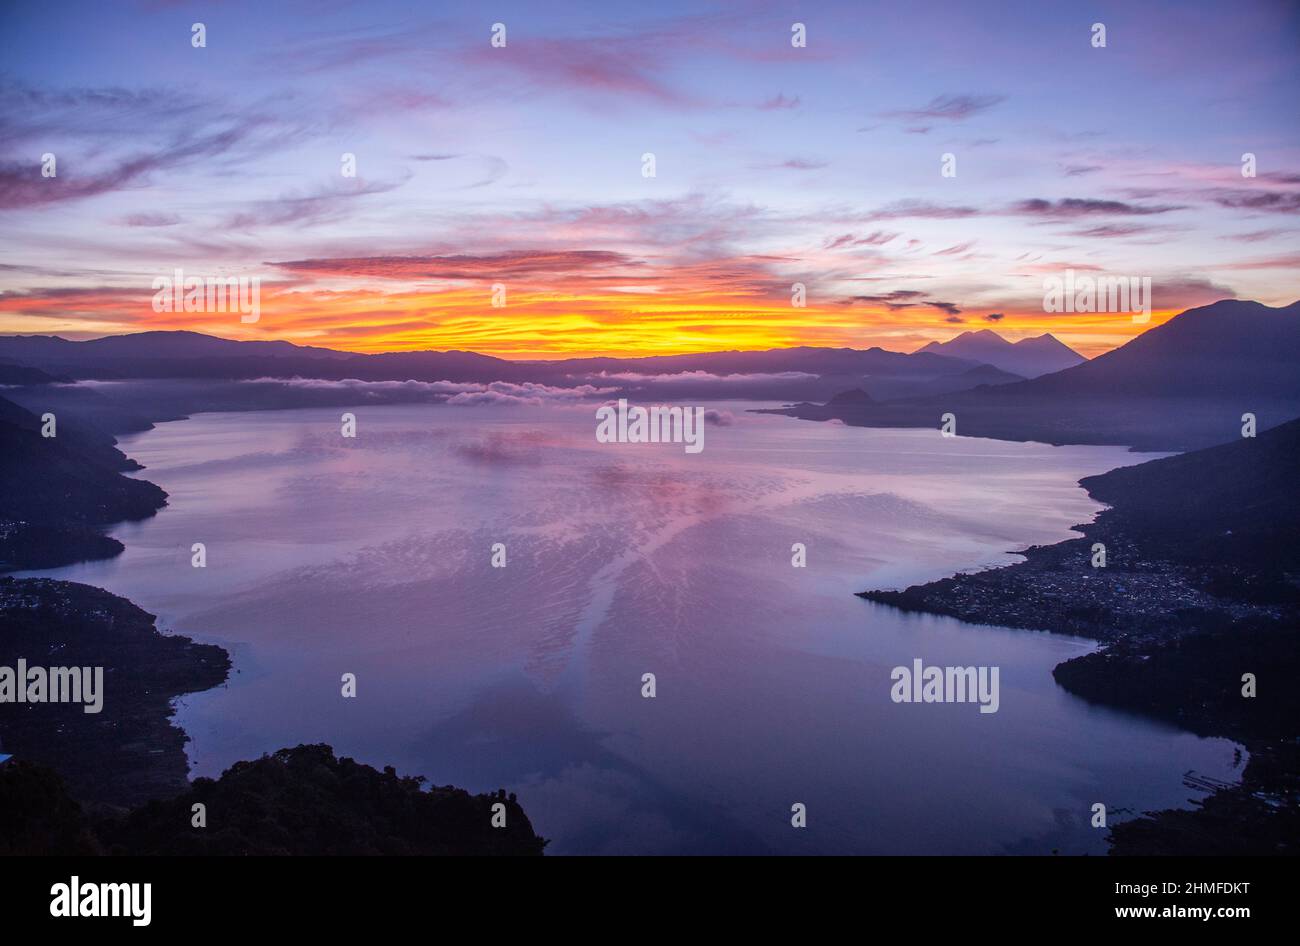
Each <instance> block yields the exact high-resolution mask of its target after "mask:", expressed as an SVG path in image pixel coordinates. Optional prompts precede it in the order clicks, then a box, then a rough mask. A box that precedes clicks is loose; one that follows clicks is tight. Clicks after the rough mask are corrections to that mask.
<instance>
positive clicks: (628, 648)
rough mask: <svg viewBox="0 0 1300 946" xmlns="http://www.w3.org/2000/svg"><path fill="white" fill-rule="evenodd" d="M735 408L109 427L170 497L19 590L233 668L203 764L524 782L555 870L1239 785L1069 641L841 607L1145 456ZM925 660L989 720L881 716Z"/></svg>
mask: <svg viewBox="0 0 1300 946" xmlns="http://www.w3.org/2000/svg"><path fill="white" fill-rule="evenodd" d="M752 406H756V405H749V404H715V405H710V407H711V408H713V409H716V410H717V411H718V413H717V414H716V415H712V416H711V420H712V421H713V422H711V423H709V424H707V425H706V427H705V446H704V449H703V451H702V452H700V453H698V454H688V453H686V452H685V451H684V450H683V448H682V446H681V445H680V444H677V445H674V444H618V443H598V442H597V441H596V438H595V426H596V424H595V417H594V407H595V405H593V404H585V405H565V404H538V405H532V404H499V405H487V404H480V405H473V406H463V407H454V406H446V405H400V406H369V407H360V408H350V409H349V410H350V411H351V412H352V413H354V414H355V415H356V417H357V436H356V437H355V439H345V438H344V437H342V436H341V435H340V414H341V413H342V412H343V411H342V409H338V410H334V409H329V410H325V409H311V410H295V411H273V412H254V413H237V414H206V415H198V416H195V417H193V418H191V419H189V420H184V421H176V422H171V423H165V424H161V425H159V426H158V427H157V428H156V429H154V430H151V431H148V432H145V433H143V434H138V435H133V436H130V437H125V438H123V439H122V442H121V447H122V449H123V450H124V451H125V452H126V453H127V454H128V455H129V456H132V457H134V458H135V459H137V460H139V461H140V462H141V463H143V464H144V466H145V468H146V469H145V470H144V471H143V472H142V473H140V474H138V475H140V476H143V477H145V478H146V479H149V480H151V481H153V482H155V483H157V484H158V485H160V486H161V487H162V488H163V489H165V490H166V491H167V492H168V493H169V494H170V499H169V505H168V506H167V507H166V508H165V509H163V510H162V511H160V512H159V514H158V515H157V516H156V517H154V518H152V519H150V520H147V521H145V522H141V523H134V524H128V525H122V526H119V527H117V528H115V529H114V530H113V535H115V536H116V537H117V538H119V539H120V540H121V541H122V542H124V543H125V545H126V551H125V552H124V553H123V554H122V555H121V556H119V557H118V558H116V559H113V560H111V561H105V562H95V563H88V564H83V565H78V566H73V567H69V568H63V569H57V570H52V571H45V572H41V573H39V574H43V575H48V576H52V577H59V578H67V579H70V580H74V581H82V582H86V583H89V584H92V585H97V586H100V587H103V588H107V589H108V590H110V591H112V592H115V593H117V594H120V595H123V596H125V597H127V598H130V599H131V600H132V601H134V602H135V603H137V604H138V605H140V606H141V607H143V608H144V609H146V610H148V611H150V612H152V613H154V614H157V615H158V616H159V619H160V620H159V624H160V626H161V627H163V628H165V629H167V630H169V631H175V632H178V633H184V634H187V635H190V636H192V637H194V638H196V639H199V640H202V641H208V642H213V643H218V644H221V645H223V646H225V647H226V648H227V649H228V650H230V651H231V654H232V657H233V660H234V670H233V671H232V673H231V676H230V679H229V681H228V683H227V685H226V686H224V687H221V688H218V689H215V690H211V691H208V692H206V693H201V694H193V695H191V696H188V697H186V698H184V699H183V700H181V701H180V703H179V710H178V713H177V723H178V724H179V725H180V726H182V727H183V728H184V729H185V730H186V732H187V733H189V735H190V736H191V737H192V742H191V743H190V745H189V750H188V751H189V754H190V759H191V762H192V765H193V770H194V774H197V775H210V776H216V775H219V774H220V772H221V771H222V770H223V769H225V768H226V767H228V766H229V765H230V764H231V763H233V762H235V761H238V760H240V759H248V758H255V757H257V756H259V755H261V754H262V753H264V752H270V751H274V750H276V749H278V748H281V747H285V746H293V745H297V744H298V743H303V742H328V743H330V744H331V745H333V746H334V747H335V749H336V751H337V752H338V753H339V754H340V755H348V756H352V757H354V758H356V759H358V760H360V761H362V762H366V763H369V764H371V765H375V766H377V767H382V766H384V765H393V766H395V767H396V768H397V769H398V771H399V772H402V773H404V774H423V775H427V776H428V777H429V778H430V781H432V782H433V783H436V784H440V785H441V784H455V785H460V786H463V787H465V788H468V789H470V790H473V791H485V790H495V789H497V788H498V787H504V788H506V789H508V790H510V791H514V792H517V793H518V795H519V800H520V802H521V803H522V804H523V806H524V808H525V810H526V811H527V812H528V814H529V816H530V817H531V819H532V821H533V824H534V827H535V828H536V830H537V831H538V832H539V833H540V834H542V835H544V836H545V837H548V838H551V839H552V844H551V846H550V848H548V851H549V852H550V853H554V854H578V853H704V852H710V853H742V852H746V853H870V854H903V853H920V854H992V853H1050V852H1051V851H1052V850H1059V851H1060V852H1062V853H1081V852H1092V853H1104V851H1105V843H1104V840H1103V835H1104V833H1105V832H1104V831H1101V830H1097V829H1094V828H1091V827H1090V826H1089V818H1090V815H1091V806H1092V805H1093V804H1094V803H1095V802H1102V803H1104V804H1106V806H1107V808H1108V810H1109V812H1110V817H1111V819H1112V821H1113V820H1115V819H1116V818H1123V817H1126V816H1131V814H1132V813H1134V812H1140V811H1143V810H1150V809H1154V808H1163V807H1173V806H1186V805H1187V803H1188V800H1189V799H1191V798H1196V797H1200V793H1199V792H1197V791H1195V790H1193V789H1191V788H1187V787H1185V786H1184V784H1183V776H1184V774H1185V773H1187V772H1189V771H1194V772H1196V773H1199V774H1201V775H1205V776H1209V777H1212V778H1218V779H1226V780H1230V781H1235V780H1236V779H1237V777H1238V775H1239V770H1240V766H1241V764H1242V759H1241V757H1240V756H1239V755H1238V754H1237V750H1238V747H1237V746H1236V744H1234V743H1232V742H1230V741H1227V740H1223V739H1202V738H1198V737H1196V736H1193V735H1191V734H1188V733H1184V732H1181V731H1179V730H1176V729H1174V728H1171V727H1170V726H1167V725H1164V724H1161V723H1157V722H1153V721H1149V720H1146V719H1143V718H1140V717H1135V716H1132V715H1128V714H1125V713H1120V712H1115V711H1111V710H1107V709H1103V708H1099V707H1096V706H1091V705H1089V704H1087V703H1085V702H1084V701H1083V700H1080V699H1078V698H1076V697H1073V696H1071V695H1069V694H1068V693H1066V692H1065V691H1064V690H1062V689H1061V688H1059V687H1058V686H1057V685H1056V684H1055V682H1054V681H1053V680H1052V676H1051V670H1052V667H1053V666H1055V665H1056V664H1057V663H1059V662H1061V661H1062V660H1066V659H1068V658H1070V657H1072V656H1075V655H1078V654H1082V653H1086V652H1087V651H1088V650H1090V649H1091V648H1092V647H1093V646H1094V645H1093V644H1092V643H1091V642H1088V641H1084V640H1079V639H1076V638H1070V637H1064V636H1058V635H1053V634H1044V633H1034V632H1027V631H1019V630H1009V629H1003V628H991V627H977V626H972V625H966V624H962V623H960V622H958V621H955V620H951V619H947V618H938V617H928V616H917V615H904V614H901V613H898V612H896V611H893V610H891V609H890V608H887V607H884V606H881V605H875V604H872V603H869V602H865V601H863V600H861V599H859V598H857V597H855V596H854V592H856V591H860V590H864V589H868V588H897V587H903V586H905V585H907V584H913V583H916V582H919V581H928V580H932V579H935V578H940V577H943V576H946V575H948V574H951V573H953V572H954V571H958V570H964V569H971V568H979V567H987V566H990V565H995V564H1001V563H1006V562H1009V561H1014V560H1015V559H1014V557H1011V556H1009V555H1008V552H1010V551H1012V550H1015V549H1017V548H1023V547H1024V546H1026V545H1029V544H1033V543H1048V542H1054V541H1059V540H1061V539H1064V538H1067V537H1068V536H1069V535H1070V532H1069V528H1070V526H1071V525H1074V524H1076V523H1080V522H1085V521H1087V520H1089V519H1090V518H1091V517H1092V516H1093V515H1094V514H1095V513H1096V511H1097V510H1098V509H1099V508H1100V507H1099V506H1098V505H1097V504H1096V503H1094V502H1093V501H1091V500H1090V499H1089V498H1088V497H1087V495H1086V494H1085V493H1084V492H1083V490H1082V489H1080V488H1079V487H1078V485H1077V480H1078V479H1079V478H1080V477H1081V476H1086V475H1089V474H1093V473H1099V472H1102V471H1105V470H1108V469H1111V468H1113V467H1116V466H1121V465H1128V464H1132V463H1135V462H1140V461H1141V460H1142V459H1144V457H1142V456H1140V455H1135V454H1132V453H1128V452H1126V451H1124V450H1123V449H1121V448H1116V447H1050V446H1044V445H1041V444H1017V443H1004V442H1000V441H991V440H979V439H970V438H961V437H958V438H944V437H941V436H940V434H939V432H938V431H937V430H870V429H863V428H850V427H844V426H842V425H838V424H816V423H808V422H803V421H797V420H794V419H791V418H787V417H779V416H772V415H759V414H753V413H748V412H747V411H746V408H748V407H752ZM196 542H202V543H204V545H205V547H206V556H207V565H206V567H205V568H194V567H192V565H191V558H192V552H191V547H192V545H193V544H194V543H196ZM795 543H802V544H803V546H804V547H805V548H806V561H807V564H806V567H802V568H796V567H793V566H792V564H791V561H792V546H793V545H794V544H795ZM497 544H501V545H504V555H505V567H493V564H492V559H493V547H494V545H497ZM498 558H499V554H498ZM917 658H920V659H922V660H923V661H924V662H925V664H926V665H938V666H955V665H956V666H969V665H981V666H996V667H998V668H999V674H1000V690H1001V692H1000V700H999V708H998V711H997V712H996V713H987V714H985V713H980V712H979V708H978V706H976V705H974V704H971V703H966V704H958V703H936V704H917V703H895V702H893V701H892V700H891V699H890V688H891V678H890V673H891V670H892V668H894V667H896V666H909V667H910V666H911V665H912V662H913V660H915V659H917ZM647 673H650V674H654V679H655V693H656V695H655V696H654V698H653V699H648V698H645V697H643V696H642V689H643V683H642V680H643V675H645V674H647ZM344 674H355V675H356V681H357V682H356V697H355V698H353V699H345V698H343V696H342V695H341V683H340V680H341V677H342V676H343V675H344ZM109 698H111V692H110V693H109ZM796 803H799V804H803V805H805V806H806V811H807V827H806V828H802V829H796V828H793V827H792V826H791V806H792V805H794V804H796ZM1125 812H1127V813H1128V814H1127V815H1126V814H1125Z"/></svg>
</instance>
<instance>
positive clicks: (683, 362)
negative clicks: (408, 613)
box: [0, 300, 1300, 450]
mask: <svg viewBox="0 0 1300 946" xmlns="http://www.w3.org/2000/svg"><path fill="white" fill-rule="evenodd" d="M1298 306H1300V303H1297V304H1292V305H1290V306H1286V307H1282V308H1271V307H1269V306H1265V305H1262V304H1260V303H1258V302H1247V301H1239V300H1225V301H1222V302H1216V303H1214V304H1213V305H1208V306H1203V307H1200V308H1197V309H1190V310H1188V311H1186V312H1184V313H1182V314H1180V315H1178V316H1176V317H1175V318H1173V319H1171V320H1170V321H1169V322H1167V323H1165V324H1164V325H1160V326H1157V327H1156V328H1153V329H1151V330H1149V331H1147V332H1145V333H1143V334H1142V335H1139V336H1138V337H1137V338H1135V339H1133V340H1132V341H1130V342H1129V343H1128V344H1126V345H1124V346H1122V347H1120V348H1117V349H1115V350H1114V351H1111V352H1108V353H1106V354H1104V355H1101V356H1099V357H1097V358H1095V359H1093V360H1091V361H1087V360H1083V359H1082V357H1081V356H1080V355H1078V354H1077V353H1076V352H1073V351H1072V350H1071V349H1069V348H1068V347H1067V346H1065V345H1062V344H1061V343H1060V342H1059V341H1057V340H1056V339H1055V338H1053V337H1052V336H1050V335H1042V336H1039V337H1037V338H1028V339H1023V340H1021V341H1020V342H1017V343H1015V344H1012V343H1010V342H1008V341H1006V340H1005V339H1003V338H1002V337H1001V336H999V335H997V334H996V333H995V332H992V331H988V330H985V331H979V332H966V333H963V334H962V335H959V336H957V337H956V338H954V339H952V340H951V341H948V342H943V343H931V344H930V345H927V346H925V347H924V348H922V349H921V350H920V351H917V352H913V353H911V354H905V353H902V352H893V351H886V350H884V349H882V348H869V349H865V350H863V349H853V348H813V347H799V348H784V349H772V350H768V351H722V352H706V353H701V354H691V355H659V356H649V357H641V358H568V359H562V360H558V361H508V360H505V359H502V358H494V357H492V356H489V355H480V354H477V353H475V352H465V351H446V352H439V351H416V352H392V353H387V354H375V355H365V354H355V353H350V352H339V351H332V350H330V349H325V348H310V347H304V346H298V345H293V344H290V343H288V342H236V341H230V340H228V339H221V338H214V337H212V336H207V335H200V334H198V333H194V332H143V333H139V334H134V335H122V336H115V337H110V338H102V339H97V340H94V341H86V342H71V341H67V340H65V339H62V338H57V337H54V336H7V337H0V369H2V370H0V379H6V378H7V379H9V380H8V382H6V381H5V380H0V383H10V384H15V385H17V386H16V387H11V388H9V389H8V391H7V393H6V396H7V397H9V398H10V399H11V400H13V401H15V402H17V403H19V404H21V405H23V406H24V407H27V408H28V409H29V410H32V411H34V412H36V413H40V412H41V411H42V410H45V409H47V407H49V406H50V405H56V404H57V405H58V406H59V407H60V408H61V409H62V410H65V411H67V412H68V413H69V415H70V416H71V417H72V419H73V420H74V421H75V420H84V421H85V422H86V423H87V424H89V425H94V426H98V427H99V428H100V429H101V430H104V431H107V432H110V433H120V432H123V431H126V430H138V429H141V428H142V427H147V426H148V424H149V423H150V421H157V420H160V419H165V418H171V417H176V416H181V415H183V414H185V413H192V412H195V411H200V410H252V409H268V408H285V407H300V406H308V405H311V404H316V405H322V406H324V405H327V404H329V405H334V404H346V403H356V402H357V401H358V400H359V399H360V398H361V397H362V394H361V393H360V391H359V390H358V389H357V386H356V385H350V386H349V385H339V386H331V385H317V386H301V385H300V386H298V387H296V388H295V389H293V390H290V389H289V386H285V385H282V386H280V387H279V388H276V387H274V386H259V385H247V384H243V383H240V382H245V381H249V380H253V379H259V378H294V377H298V378H306V379H316V380H321V381H331V380H332V381H342V380H346V379H356V380H359V381H363V382H364V381H430V382H431V381H450V382H456V383H481V384H488V383H491V382H509V383H516V384H523V383H532V384H544V385H550V386H556V387H575V386H578V385H591V386H592V387H593V388H595V389H598V390H599V392H600V394H601V396H608V397H612V396H618V397H628V398H629V399H642V400H645V399H652V398H659V399H672V400H678V401H682V400H688V401H700V400H716V399H748V400H767V401H783V402H786V403H795V404H796V406H795V407H793V408H790V409H787V410H785V411H782V412H783V413H790V414H793V415H794V416H798V417H804V418H808V419H817V420H824V419H828V418H831V417H836V418H839V419H841V420H843V421H845V422H846V423H849V424H856V425H863V426H886V427H933V426H937V425H938V423H939V417H940V416H941V415H942V414H945V413H953V414H956V415H957V416H958V421H957V431H958V433H959V434H964V435H973V436H988V437H998V438H1003V439H1011V440H1041V441H1045V442H1048V443H1114V444H1126V445H1129V446H1134V447H1139V448H1145V449H1179V450H1181V449H1193V448H1197V447H1203V446H1209V445H1211V444H1215V443H1222V442H1224V441H1226V440H1229V439H1231V438H1232V437H1233V436H1235V435H1236V433H1237V430H1238V428H1239V426H1240V424H1241V417H1242V415H1243V414H1246V413H1251V414H1254V415H1255V416H1256V419H1257V424H1258V427H1259V429H1261V430H1262V429H1264V428H1266V427H1269V426H1273V425H1275V424H1278V423H1280V422H1282V421H1285V420H1289V419H1291V418H1292V417H1294V416H1296V415H1297V414H1300V370H1297V369H1300V308H1298ZM1052 364H1056V365H1065V367H1061V368H1059V370H1051V367H1050V366H1051V365H1052ZM1044 371H1048V372H1050V373H1043V372H1044ZM67 378H73V379H97V380H113V379H134V380H140V379H149V380H157V379H173V380H175V381H176V382H177V384H176V385H173V386H172V387H171V388H170V389H169V394H168V397H167V398H160V397H159V396H158V390H157V389H149V388H148V387H147V386H144V387H140V386H135V387H137V388H138V390H128V389H127V388H123V389H121V390H120V391H119V390H118V389H108V388H104V387H102V386H101V387H96V388H88V387H86V386H75V387H72V388H69V387H66V386H64V387H60V386H58V385H51V384H49V383H48V381H49V380H51V379H67ZM43 382H44V383H43ZM212 382H228V383H226V384H224V385H214V384H212ZM186 384H188V385H189V387H188V388H186V387H184V385H186ZM844 391H861V392H863V394H864V395H865V400H863V399H856V400H852V401H851V402H849V403H843V402H839V403H827V402H829V401H831V399H832V398H833V397H834V396H835V395H836V394H838V393H840V392H844ZM444 396H445V395H440V394H438V393H436V392H432V391H429V390H427V389H423V388H420V387H419V386H415V385H410V386H403V388H402V389H401V390H397V389H396V387H395V386H390V387H389V388H387V389H382V390H380V389H373V390H368V391H366V393H365V399H366V402H367V403H384V402H385V401H386V400H393V399H398V400H406V401H409V400H419V399H424V400H438V399H440V398H441V397H444ZM1175 402H1176V403H1175Z"/></svg>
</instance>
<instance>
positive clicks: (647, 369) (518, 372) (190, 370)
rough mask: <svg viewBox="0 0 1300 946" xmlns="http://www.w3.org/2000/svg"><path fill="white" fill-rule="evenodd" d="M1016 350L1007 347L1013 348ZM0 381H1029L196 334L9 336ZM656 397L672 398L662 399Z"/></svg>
mask: <svg viewBox="0 0 1300 946" xmlns="http://www.w3.org/2000/svg"><path fill="white" fill-rule="evenodd" d="M1005 344H1006V346H1007V347H1011V345H1010V343H1005ZM0 359H2V360H3V363H2V364H0V383H6V380H5V379H6V378H12V381H10V382H9V383H27V384H32V383H39V382H40V381H43V380H52V379H53V377H57V378H63V379H67V378H75V379H93V380H124V379H136V380H138V379H160V378H168V379H183V380H241V379H242V380H247V379H252V378H263V377H278V378H287V377H302V378H318V379H325V380H342V379H348V378H354V379H357V380H361V381H408V380H409V381H452V382H479V383H490V382H493V381H505V382H512V383H529V382H531V383H538V384H548V385H554V386H561V387H572V386H577V385H581V384H591V385H593V386H596V387H600V388H606V389H611V390H616V391H618V392H619V393H620V394H626V395H628V396H629V397H637V396H642V395H648V394H649V393H650V392H651V391H652V390H654V389H656V388H657V387H658V386H660V385H664V384H671V385H672V391H671V393H672V395H673V396H674V397H679V398H694V399H720V398H751V399H757V400H785V401H793V400H799V399H818V398H822V399H824V398H827V397H829V396H830V395H832V394H834V393H835V392H836V391H838V390H841V389H843V388H845V387H848V386H859V387H862V388H864V389H865V390H867V391H869V392H870V394H871V396H872V397H873V398H876V399H879V400H889V399H891V398H898V397H909V396H919V395H924V394H935V393H941V392H945V391H954V390H960V389H962V388H967V387H972V386H974V385H976V384H1001V383H1008V382H1011V381H1018V380H1021V379H1022V378H1024V377H1026V375H1023V374H1015V373H1011V372H1007V371H1005V370H1000V369H997V368H994V367H992V366H988V365H985V364H984V363H983V362H980V361H978V360H972V359H968V358H962V357H951V356H948V355H942V354H935V353H931V352H917V353H913V354H905V353H903V352H894V351H886V350H885V349H882V348H869V349H865V350H862V349H853V348H812V347H799V348H779V349H772V350H769V351H721V352H705V353H701V354H691V355H656V356H649V357H641V358H567V359H561V360H556V361H507V360H505V359H502V358H494V357H492V356H490V355H480V354H477V353H475V352H466V351H411V352H388V353H383V354H373V355H366V354H356V353H353V352H340V351H332V350H330V349H326V348H308V347H303V346H298V345H293V344H291V343H289V342H237V341H231V340H228V339H223V338H215V337H213V336H210V335H201V334H199V333H196V332H140V333H136V334H131V335H119V336H112V337H108V338H101V339H94V340H92V341H85V342H73V341H68V340H66V339H63V338H59V337H57V336H50V335H17V336H4V337H0ZM657 396H664V394H663V392H662V391H659V393H658V395H657Z"/></svg>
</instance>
